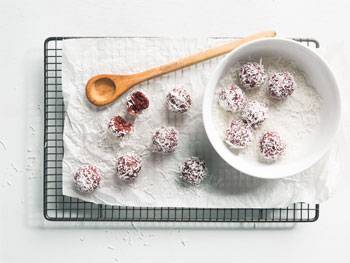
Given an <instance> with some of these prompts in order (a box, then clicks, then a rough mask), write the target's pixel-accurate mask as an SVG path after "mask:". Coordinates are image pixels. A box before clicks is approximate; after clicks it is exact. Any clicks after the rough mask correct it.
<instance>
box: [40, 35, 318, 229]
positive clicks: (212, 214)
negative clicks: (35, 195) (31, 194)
mask: <svg viewBox="0 0 350 263" xmlns="http://www.w3.org/2000/svg"><path fill="white" fill-rule="evenodd" d="M69 38H76V37H51V38H48V39H46V40H45V43H44V92H45V96H44V107H45V110H44V114H45V121H44V122H45V123H44V129H45V132H44V216H45V218H46V219H47V220H51V221H142V222H147V221H148V222H264V223H268V222H271V223H272V222H314V221H316V220H317V219H318V217H319V205H318V204H307V203H295V204H293V205H291V206H289V207H286V208H225V209H221V208H220V209H216V208H210V209H208V208H186V207H182V208H174V207H161V208H154V207H125V206H110V205H98V204H94V203H89V202H85V201H82V200H79V199H77V198H72V197H68V196H64V195H63V194H62V159H63V125H64V104H63V97H62V41H63V40H64V39H69ZM294 40H295V41H299V42H301V43H303V44H305V45H307V46H312V47H314V48H318V47H319V43H318V41H316V40H314V39H304V38H302V39H294Z"/></svg>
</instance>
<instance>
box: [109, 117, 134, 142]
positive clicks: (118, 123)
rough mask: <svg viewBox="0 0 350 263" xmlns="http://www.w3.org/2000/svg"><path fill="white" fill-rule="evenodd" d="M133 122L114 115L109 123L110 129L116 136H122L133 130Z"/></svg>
mask: <svg viewBox="0 0 350 263" xmlns="http://www.w3.org/2000/svg"><path fill="white" fill-rule="evenodd" d="M132 129H133V126H132V123H131V122H128V121H126V120H125V119H124V118H123V117H121V116H119V115H117V116H114V117H113V118H112V119H111V120H110V121H109V123H108V130H109V131H110V132H111V134H112V135H114V136H115V137H118V138H121V137H124V136H125V135H127V134H129V133H131V132H132Z"/></svg>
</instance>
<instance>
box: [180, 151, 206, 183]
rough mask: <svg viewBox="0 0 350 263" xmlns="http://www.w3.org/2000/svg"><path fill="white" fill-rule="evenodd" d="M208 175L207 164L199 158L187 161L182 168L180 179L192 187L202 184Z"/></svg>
mask: <svg viewBox="0 0 350 263" xmlns="http://www.w3.org/2000/svg"><path fill="white" fill-rule="evenodd" d="M207 174H208V170H207V167H206V164H205V162H204V161H202V160H200V159H199V158H197V157H191V158H189V159H187V160H185V161H184V162H183V163H182V164H181V166H180V178H181V179H182V180H183V181H184V182H186V183H189V184H191V185H198V184H200V183H201V182H202V181H203V179H204V178H205V177H206V176H207Z"/></svg>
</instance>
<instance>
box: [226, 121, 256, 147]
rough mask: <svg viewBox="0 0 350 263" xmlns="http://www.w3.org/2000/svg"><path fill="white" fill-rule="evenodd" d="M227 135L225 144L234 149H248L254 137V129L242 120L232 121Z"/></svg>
mask: <svg viewBox="0 0 350 263" xmlns="http://www.w3.org/2000/svg"><path fill="white" fill-rule="evenodd" d="M225 135H226V137H225V142H226V143H227V144H228V145H229V146H231V147H232V148H234V149H244V148H246V147H247V146H248V145H250V144H251V143H252V141H253V137H254V135H253V131H252V129H251V128H250V127H249V126H248V125H247V124H246V123H244V122H243V121H241V120H232V122H231V123H230V126H229V127H228V128H227V130H226V133H225Z"/></svg>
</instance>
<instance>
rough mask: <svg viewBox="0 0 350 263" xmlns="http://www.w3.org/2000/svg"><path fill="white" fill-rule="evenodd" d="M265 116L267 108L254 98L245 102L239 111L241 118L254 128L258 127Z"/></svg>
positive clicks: (266, 115)
mask: <svg viewBox="0 0 350 263" xmlns="http://www.w3.org/2000/svg"><path fill="white" fill-rule="evenodd" d="M267 117H268V108H267V107H266V106H265V104H263V103H260V102H258V101H256V100H251V101H249V102H247V104H245V105H244V107H243V109H242V111H241V118H242V120H243V121H244V122H245V123H246V124H248V125H249V126H251V127H252V128H254V129H256V128H258V127H260V126H261V124H262V123H263V122H264V121H265V119H266V118H267Z"/></svg>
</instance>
